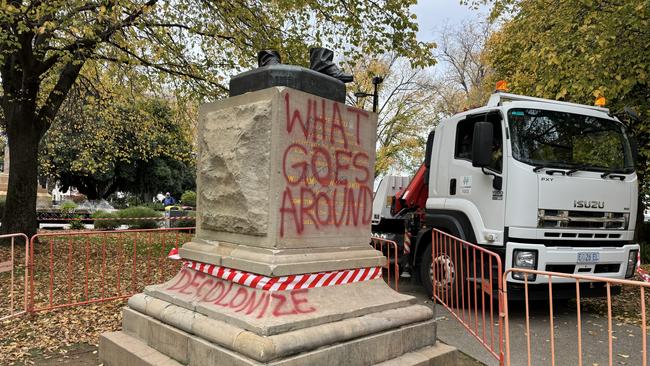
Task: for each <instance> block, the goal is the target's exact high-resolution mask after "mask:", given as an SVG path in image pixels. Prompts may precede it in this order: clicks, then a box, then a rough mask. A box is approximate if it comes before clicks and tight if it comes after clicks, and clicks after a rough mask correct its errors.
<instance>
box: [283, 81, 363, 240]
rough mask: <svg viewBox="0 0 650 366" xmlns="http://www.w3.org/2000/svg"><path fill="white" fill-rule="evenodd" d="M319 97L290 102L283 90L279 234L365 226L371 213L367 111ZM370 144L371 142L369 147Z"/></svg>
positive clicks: (288, 96) (289, 97)
mask: <svg viewBox="0 0 650 366" xmlns="http://www.w3.org/2000/svg"><path fill="white" fill-rule="evenodd" d="M343 108H346V107H345V106H343V105H339V103H336V102H332V101H327V100H325V99H322V98H314V99H308V100H307V101H306V103H304V102H303V103H292V101H291V96H290V94H288V93H287V94H286V95H285V113H286V125H285V132H286V134H287V137H288V140H289V141H290V143H289V144H288V145H287V146H286V148H285V149H284V153H283V157H282V174H283V176H284V181H285V188H284V191H283V192H282V201H281V207H280V236H285V234H287V233H296V234H302V233H303V232H304V231H305V229H306V226H307V225H312V226H313V227H314V228H315V229H326V228H328V227H330V228H339V227H341V226H350V227H359V226H362V227H366V226H367V225H369V224H370V218H371V213H372V190H371V188H370V183H369V182H370V181H371V175H372V173H371V167H370V162H371V159H370V155H369V154H368V152H367V151H366V150H368V148H367V147H366V148H364V146H362V141H365V140H367V138H362V134H369V133H374V132H373V131H370V128H369V126H370V124H369V121H368V117H369V115H368V114H367V113H366V112H364V111H362V110H359V109H356V108H347V109H346V111H347V112H349V114H348V115H347V116H348V118H350V120H349V121H344V119H343V117H342V109H343ZM370 148H372V146H371V147H370Z"/></svg>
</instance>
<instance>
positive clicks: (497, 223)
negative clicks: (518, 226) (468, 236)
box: [445, 110, 506, 244]
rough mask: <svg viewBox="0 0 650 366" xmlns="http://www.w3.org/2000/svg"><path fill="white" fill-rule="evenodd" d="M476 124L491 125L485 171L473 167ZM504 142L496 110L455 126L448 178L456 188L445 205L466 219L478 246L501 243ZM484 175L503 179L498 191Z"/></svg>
mask: <svg viewBox="0 0 650 366" xmlns="http://www.w3.org/2000/svg"><path fill="white" fill-rule="evenodd" d="M477 122H489V123H492V124H493V131H494V133H493V143H492V162H491V164H490V166H489V167H487V168H484V169H481V168H477V167H473V166H472V142H473V135H474V124H476V123H477ZM504 142H505V141H504V123H503V118H502V116H501V113H500V111H498V110H493V111H489V112H486V113H481V114H475V115H470V116H468V117H467V118H465V119H463V120H460V121H459V122H458V124H457V125H456V131H455V146H454V149H453V150H454V151H453V154H454V155H453V159H452V160H451V163H450V166H449V177H450V179H451V180H453V179H455V180H456V181H455V186H456V189H455V191H454V190H450V192H449V198H448V200H447V204H446V205H445V206H446V208H449V209H454V210H459V211H461V212H463V213H464V214H465V215H466V216H467V217H468V219H469V220H470V222H471V224H472V227H473V229H474V235H475V237H476V241H477V242H478V243H481V244H502V243H503V223H504V217H505V198H506V197H505V187H506V185H505V182H506V180H505V174H506V172H505V171H504V165H505V164H504V163H503V151H504V150H503V147H504V146H505V143H504ZM484 170H485V171H484ZM486 173H489V174H496V175H498V176H501V177H502V179H503V185H502V188H501V189H500V190H499V189H495V188H494V187H493V179H494V177H493V176H492V175H488V174H486ZM450 183H452V184H453V183H454V182H453V181H452V182H450Z"/></svg>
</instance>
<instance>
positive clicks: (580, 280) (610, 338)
mask: <svg viewBox="0 0 650 366" xmlns="http://www.w3.org/2000/svg"><path fill="white" fill-rule="evenodd" d="M513 272H518V273H525V274H530V275H535V276H545V277H546V278H548V311H549V315H548V316H549V334H550V337H549V342H550V352H549V353H550V357H548V356H547V355H546V354H545V352H544V351H542V352H544V356H545V358H546V359H550V361H551V362H550V364H551V365H556V364H558V365H563V364H566V362H567V361H566V360H564V359H565V358H569V357H571V356H573V355H570V354H569V355H567V354H563V355H562V356H563V357H562V359H561V360H559V362H558V359H557V358H556V350H555V348H556V347H555V339H556V332H559V331H560V330H569V331H570V332H571V333H573V330H572V329H571V327H569V328H566V327H563V328H562V329H560V328H558V327H556V326H555V324H554V315H553V298H554V296H553V278H563V279H572V280H575V300H576V320H577V322H576V328H575V335H576V336H577V349H576V352H577V363H576V362H575V361H574V362H571V363H572V364H577V365H583V362H587V364H589V365H592V364H594V365H596V364H598V363H597V362H595V361H596V360H591V359H590V360H587V361H585V356H587V355H585V354H583V353H584V352H583V349H584V348H583V343H582V341H583V329H582V328H583V321H582V312H581V307H582V306H581V296H580V287H581V285H584V284H589V285H590V286H594V285H603V284H604V287H605V289H606V306H607V345H608V359H607V364H608V365H610V366H611V365H613V364H614V363H613V361H614V347H613V342H614V339H618V338H617V337H615V336H614V331H613V329H612V287H613V286H631V287H632V288H633V290H638V291H639V295H640V299H639V303H640V307H639V309H638V310H639V316H640V318H641V319H640V320H641V324H640V328H641V337H640V338H641V339H640V341H639V343H640V344H639V346H641V360H634V359H631V360H626V362H624V363H625V364H641V365H647V360H648V357H647V325H646V301H645V292H646V288H648V287H650V283H647V282H640V281H631V280H623V279H611V278H604V277H596V276H589V275H578V274H567V273H557V272H547V271H539V270H529V269H523V268H512V269H508V270H507V271H506V272H505V273H504V274H503V283H504V284H505V283H506V279H507V278H508V275H510V274H511V273H513ZM523 277H524V280H523V282H522V284H523V286H524V301H525V309H526V312H525V322H526V325H525V329H524V335H525V339H526V354H527V359H528V362H527V364H528V365H531V362H532V352H531V327H530V319H531V316H530V304H529V301H528V300H529V299H528V295H529V283H528V277H529V276H528V275H526V276H523ZM556 285H558V284H556ZM569 286H570V284H569ZM503 301H504V304H505V309H504V312H503V315H504V318H505V344H506V362H507V365H523V364H524V363H523V362H522V361H521V360H516V361H512V360H511V346H510V341H511V340H512V339H513V338H512V337H511V329H510V324H509V314H508V289H507V287H506V286H504V288H503ZM583 301H584V300H583ZM600 301H601V302H602V300H600ZM565 324H566V323H565ZM563 336H564V339H565V341H564V342H566V339H567V335H566V334H564V335H563ZM571 336H572V334H571V335H569V337H571ZM623 336H625V334H623V335H619V337H623ZM571 338H572V337H571ZM588 338H590V339H592V340H593V341H595V342H597V344H596V347H599V346H598V344H600V342H599V341H598V340H596V339H594V334H593V333H592V332H591V331H589V337H588ZM625 338H627V340H628V341H629V339H630V337H625ZM633 339H635V338H633ZM538 343H539V341H538ZM564 348H565V349H566V347H564ZM535 352H537V353H540V350H535ZM565 353H566V352H565ZM588 356H593V355H588ZM619 356H620V355H619ZM625 356H626V357H631V355H625ZM632 356H635V355H632ZM617 364H618V363H617Z"/></svg>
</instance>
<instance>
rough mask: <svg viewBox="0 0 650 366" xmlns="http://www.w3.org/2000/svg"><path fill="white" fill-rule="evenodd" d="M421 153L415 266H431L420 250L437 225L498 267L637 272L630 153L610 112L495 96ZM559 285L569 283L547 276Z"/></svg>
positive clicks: (438, 132) (443, 128)
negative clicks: (489, 255) (422, 199)
mask: <svg viewBox="0 0 650 366" xmlns="http://www.w3.org/2000/svg"><path fill="white" fill-rule="evenodd" d="M427 150H428V151H430V156H428V157H427V158H428V159H427V160H428V162H425V165H427V166H426V170H427V172H426V174H424V176H426V177H427V178H428V180H427V181H426V182H425V183H426V184H427V186H428V196H427V197H426V203H425V204H424V206H425V207H424V218H423V220H422V222H423V223H422V226H421V227H420V228H418V230H417V233H414V235H416V236H417V238H416V240H415V251H414V252H413V254H412V261H413V265H414V266H416V267H417V266H420V267H426V268H428V267H430V266H431V256H430V254H429V256H428V257H429V258H427V255H425V254H424V253H431V252H430V250H431V249H429V251H428V252H427V251H426V248H427V246H429V248H430V245H431V229H432V228H438V229H440V230H442V231H445V232H447V233H449V234H451V235H454V236H457V237H459V238H461V239H463V240H466V241H469V242H471V243H476V244H478V245H481V246H483V247H485V248H487V249H489V250H491V251H493V252H496V253H498V254H499V255H500V256H501V258H502V262H503V265H504V270H505V269H508V268H512V267H519V268H528V269H538V270H546V271H553V272H562V273H576V274H591V275H597V276H601V277H610V278H627V277H631V276H632V275H633V274H634V270H635V265H636V258H637V254H638V251H639V245H638V244H636V243H634V241H633V238H634V229H635V218H636V211H637V197H638V192H637V190H638V183H637V176H636V173H635V171H634V156H635V151H634V147H633V144H632V143H631V138H630V137H629V136H628V134H627V132H626V129H625V127H624V125H623V124H622V123H621V122H620V121H619V120H618V119H616V118H615V117H612V116H611V115H610V114H609V111H608V109H606V108H602V107H596V106H587V105H580V104H574V103H567V102H558V101H552V100H546V99H540V98H533V97H526V96H520V95H515V94H509V93H495V94H493V95H492V96H491V98H490V100H489V102H488V103H487V105H486V106H485V107H481V108H477V109H473V110H469V111H466V112H463V113H460V114H457V115H454V116H452V117H451V118H448V119H445V120H442V121H441V122H440V123H439V124H438V126H437V127H436V128H435V130H434V131H433V132H432V133H431V134H430V138H429V141H428V146H427ZM421 273H425V271H422V272H421ZM523 276H524V274H518V275H517V274H516V275H515V278H513V277H512V275H509V277H508V278H507V281H508V282H509V283H513V284H517V283H523V280H524V278H523ZM427 277H428V276H427ZM527 280H528V282H529V283H533V284H543V283H546V282H547V281H548V279H547V277H545V276H531V275H529V277H528V279H527ZM563 281H564V282H570V281H571V280H563V279H560V278H557V279H554V280H553V282H554V283H556V282H563ZM423 282H424V285H425V287H430V283H431V279H430V278H428V279H423Z"/></svg>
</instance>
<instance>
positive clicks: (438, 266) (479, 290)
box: [430, 229, 504, 364]
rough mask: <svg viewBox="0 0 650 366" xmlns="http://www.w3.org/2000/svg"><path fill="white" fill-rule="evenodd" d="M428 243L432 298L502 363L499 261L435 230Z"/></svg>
mask: <svg viewBox="0 0 650 366" xmlns="http://www.w3.org/2000/svg"><path fill="white" fill-rule="evenodd" d="M431 243H432V251H431V253H432V258H431V263H432V264H431V271H430V273H431V276H432V284H433V290H432V292H433V297H434V299H435V300H436V301H437V302H438V303H440V304H441V305H442V306H444V307H445V308H446V309H447V310H448V311H449V313H450V315H451V316H452V317H453V318H455V319H456V320H458V322H460V323H461V324H462V325H463V326H464V327H465V328H466V329H467V330H468V332H469V333H470V334H471V335H472V336H473V337H475V338H476V339H477V340H478V342H479V343H481V345H483V347H485V349H486V350H487V351H488V352H489V353H490V354H491V355H492V356H493V357H494V358H495V359H496V360H497V361H499V362H500V364H503V362H504V361H503V360H504V354H503V341H502V340H503V322H502V318H501V315H500V314H501V310H502V309H503V304H502V300H501V296H500V293H501V273H502V266H501V258H499V256H498V255H497V254H496V253H494V252H491V251H489V250H486V249H484V248H481V247H479V246H477V245H474V244H471V243H469V242H467V241H464V240H462V239H459V238H457V237H455V236H452V235H449V234H447V233H444V232H442V231H440V230H437V229H434V230H433V232H432V239H431ZM495 303H496V304H495ZM495 321H496V323H495ZM495 324H496V325H495Z"/></svg>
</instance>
